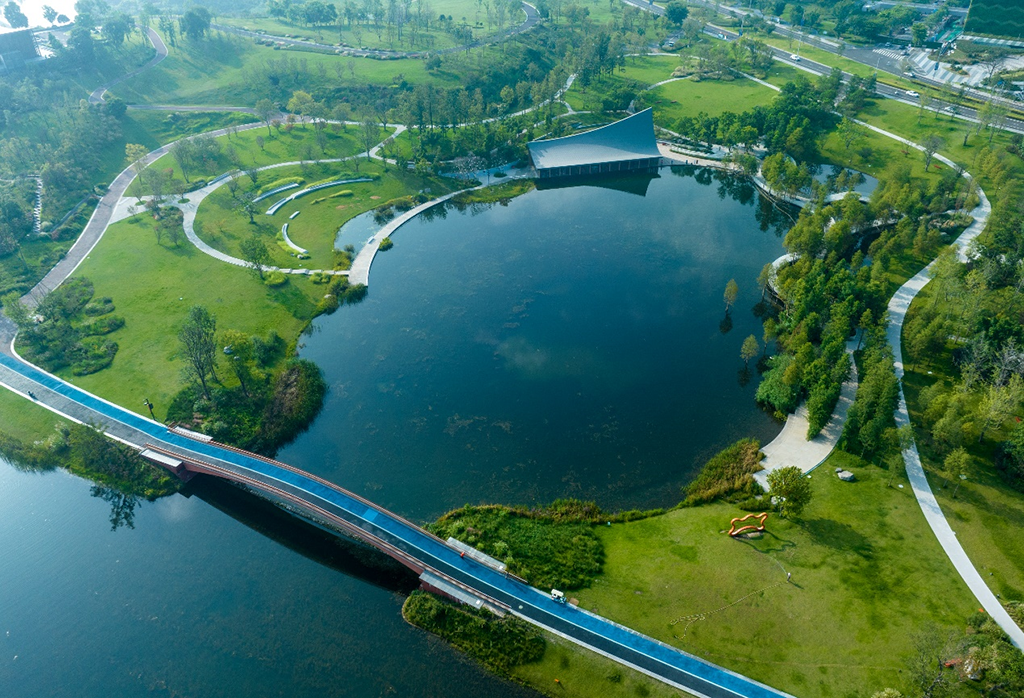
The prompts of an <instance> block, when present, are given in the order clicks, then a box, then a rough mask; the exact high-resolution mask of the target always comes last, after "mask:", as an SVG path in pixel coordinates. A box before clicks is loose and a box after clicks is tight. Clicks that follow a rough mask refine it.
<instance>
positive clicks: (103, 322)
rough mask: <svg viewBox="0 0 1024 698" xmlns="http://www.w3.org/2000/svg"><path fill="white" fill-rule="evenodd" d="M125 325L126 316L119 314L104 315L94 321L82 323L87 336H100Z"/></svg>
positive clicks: (83, 331)
mask: <svg viewBox="0 0 1024 698" xmlns="http://www.w3.org/2000/svg"><path fill="white" fill-rule="evenodd" d="M122 327H124V318H123V317H120V316H118V315H104V316H103V317H100V318H97V319H95V320H93V321H92V322H88V323H86V324H84V325H82V327H81V330H82V333H83V334H85V335H87V336H99V335H104V334H110V333H111V332H113V331H114V330H119V329H121V328H122Z"/></svg>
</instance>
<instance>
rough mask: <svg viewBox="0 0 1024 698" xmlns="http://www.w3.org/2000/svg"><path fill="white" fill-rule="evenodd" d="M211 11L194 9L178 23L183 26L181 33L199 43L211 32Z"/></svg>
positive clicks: (199, 8) (202, 8) (203, 8)
mask: <svg viewBox="0 0 1024 698" xmlns="http://www.w3.org/2000/svg"><path fill="white" fill-rule="evenodd" d="M211 20H212V17H211V16H210V11H209V10H208V9H206V8H205V7H193V8H192V9H191V10H188V11H187V12H186V13H185V14H183V15H182V16H181V19H180V20H178V23H179V24H180V25H181V33H182V34H184V35H185V36H187V37H188V38H189V39H190V40H192V41H198V40H199V39H202V38H204V37H205V36H206V32H208V31H209V30H210V21H211Z"/></svg>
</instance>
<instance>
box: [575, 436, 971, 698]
mask: <svg viewBox="0 0 1024 698" xmlns="http://www.w3.org/2000/svg"><path fill="white" fill-rule="evenodd" d="M836 466H842V467H846V468H849V469H851V470H852V471H853V472H854V473H855V474H856V476H857V481H856V482H854V483H843V482H840V481H839V480H838V479H837V478H835V477H834V475H833V472H832V471H833V470H834V468H835V467H836ZM888 478H889V474H888V473H887V472H886V471H884V470H881V469H879V468H877V467H875V466H869V465H866V464H864V463H863V462H861V461H859V460H858V459H856V458H854V457H853V456H849V455H848V454H845V453H835V454H833V456H831V457H830V459H829V460H827V461H826V462H825V463H824V464H823V465H822V467H821V468H819V469H818V470H816V471H815V472H814V474H813V475H812V489H813V493H814V498H813V500H812V502H811V504H810V505H809V507H808V508H807V509H806V510H805V511H804V513H803V515H802V517H801V518H800V519H799V520H796V521H786V520H783V519H780V518H778V517H776V516H771V517H769V519H768V533H767V534H766V535H765V536H764V538H762V539H761V540H755V541H745V542H741V541H736V540H732V539H730V538H728V537H727V536H725V535H724V534H723V533H722V530H723V529H725V528H728V525H729V520H730V518H731V517H734V516H739V515H742V513H743V512H741V511H739V510H737V509H735V508H734V507H732V506H729V505H726V504H713V505H708V506H702V507H698V508H693V509H681V510H676V511H673V512H670V513H668V514H666V515H663V516H658V517H654V518H651V519H646V520H643V521H638V522H633V523H628V524H617V525H613V526H611V527H607V528H604V527H599V528H598V534H599V536H600V537H601V539H602V540H603V542H604V544H605V554H606V562H605V571H604V574H603V575H602V576H601V577H599V578H598V580H597V581H596V583H595V584H594V585H593V587H592V588H591V589H587V590H583V591H580V592H578V594H577V596H579V598H580V601H581V605H582V606H583V607H584V608H587V609H588V610H592V611H594V612H597V613H600V614H602V615H604V616H606V617H608V618H610V619H612V620H615V621H618V622H621V623H624V624H626V625H628V626H630V627H632V628H635V629H637V630H639V631H641V632H644V633H647V634H649V635H651V636H653V637H655V638H656V639H659V640H662V641H663V642H667V643H669V644H671V645H673V646H675V647H679V648H681V649H684V650H686V651H688V652H692V653H694V654H697V655H698V656H701V657H703V658H705V659H708V660H710V661H713V662H716V663H719V664H722V665H724V666H726V667H728V668H730V669H733V670H735V671H739V672H741V673H743V674H746V675H748V676H751V677H752V678H755V679H758V680H760V681H763V682H765V683H767V684H769V685H771V686H774V687H776V688H780V689H783V690H786V691H789V692H791V693H793V694H795V695H798V696H800V697H801V698H815V697H818V696H850V697H851V698H853V697H855V696H856V697H858V698H860V697H862V696H866V695H870V694H871V693H873V692H875V691H877V690H881V689H882V688H885V687H886V686H891V687H894V688H898V689H902V690H903V691H904V692H905V694H906V695H914V694H913V693H912V692H911V691H910V690H908V689H909V686H908V685H907V683H906V681H907V674H908V672H907V671H906V669H907V663H908V661H909V659H910V655H911V654H912V653H913V638H914V637H915V635H917V634H918V633H920V632H922V630H924V629H927V628H929V627H935V628H937V629H939V630H940V631H941V632H943V633H947V632H949V633H957V632H962V628H963V625H964V621H965V619H966V617H967V616H968V615H969V614H970V613H971V611H972V610H974V608H975V606H976V602H975V600H974V598H973V596H972V595H971V594H970V592H969V591H968V590H967V588H966V586H965V585H964V584H963V582H962V581H961V580H960V578H959V577H958V576H957V575H956V574H955V572H954V571H953V568H952V566H951V564H950V563H949V561H948V560H947V558H946V556H945V554H944V553H943V552H942V550H941V548H940V547H939V545H938V542H937V541H936V540H935V537H934V535H933V534H932V532H931V530H930V529H929V528H928V526H927V524H926V522H925V520H924V517H923V515H922V514H921V511H920V509H919V507H918V505H917V502H916V501H915V500H914V497H913V494H912V493H911V492H910V489H909V487H907V488H903V489H899V488H897V487H895V486H894V487H893V488H887V487H886V483H887V481H888ZM896 482H897V483H904V482H905V481H904V480H901V479H899V478H897V481H896ZM787 573H792V583H787V582H786V575H787ZM676 619H682V620H679V622H678V623H676V624H675V625H672V624H671V622H672V621H673V620H676ZM691 621H692V622H691ZM901 672H902V674H901Z"/></svg>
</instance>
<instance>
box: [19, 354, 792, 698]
mask: <svg viewBox="0 0 1024 698" xmlns="http://www.w3.org/2000/svg"><path fill="white" fill-rule="evenodd" d="M0 384H2V385H4V386H5V387H8V388H9V389H11V390H14V391H16V392H19V393H21V394H22V395H26V396H27V394H28V393H29V392H34V393H35V395H36V399H37V400H38V401H39V402H40V403H42V404H43V405H44V406H46V407H48V408H49V409H51V410H53V411H55V412H58V413H60V414H63V415H65V416H67V417H69V418H71V419H75V420H77V421H81V422H86V423H90V424H93V425H95V426H98V427H100V428H102V429H104V430H105V431H106V432H107V433H108V434H109V435H110V436H112V437H113V438H117V439H120V440H122V441H124V442H126V443H129V444H132V445H134V446H136V447H137V448H140V449H141V448H150V449H159V450H160V451H162V452H164V453H165V454H166V455H168V456H170V457H172V458H180V459H181V460H183V461H185V462H186V465H187V467H188V468H189V470H196V471H199V472H206V473H209V474H212V475H215V476H219V477H223V478H227V479H229V480H233V481H235V482H240V483H245V484H246V485H248V486H249V487H252V488H254V489H257V490H261V491H263V492H266V493H268V494H270V495H272V496H274V497H277V498H279V499H283V500H285V501H288V502H290V503H292V504H294V505H296V506H299V507H301V508H303V509H305V510H307V511H310V512H315V513H316V514H318V515H320V516H322V517H324V518H326V519H328V520H330V521H331V522H333V523H335V524H337V525H338V526H339V527H340V528H342V530H344V531H346V532H348V533H351V534H352V535H355V536H356V537H358V538H361V539H362V540H365V541H367V542H370V543H371V544H373V545H375V546H377V547H378V548H380V549H382V550H383V551H384V552H386V553H388V554H389V555H392V556H393V557H396V559H401V560H402V561H403V562H404V563H405V564H408V565H409V566H410V567H412V568H413V569H419V570H420V571H430V572H431V573H433V574H435V575H437V576H438V577H440V578H442V579H444V580H446V581H448V582H450V583H452V584H455V585H457V586H459V587H462V588H465V589H467V590H470V591H471V592H472V593H473V594H474V595H476V596H479V597H481V598H483V599H487V600H490V601H491V602H492V603H494V604H495V605H497V606H499V607H502V608H506V609H508V610H509V611H510V612H511V613H513V614H515V615H517V616H519V617H521V618H523V619H525V620H527V621H529V622H531V623H534V624H536V625H538V626H540V627H543V628H545V629H547V630H549V631H551V632H554V633H556V634H558V635H561V636H563V637H565V638H568V639H570V640H572V641H574V642H576V643H578V644H580V645H583V646H585V647H588V648H590V649H592V650H594V651H596V652H598V653H600V654H603V655H605V656H607V657H610V658H612V659H614V660H616V661H618V662H620V663H623V664H626V665H628V666H632V667H633V668H636V669H638V670H640V671H642V672H644V673H646V674H648V675H650V676H653V677H655V678H657V679H660V680H662V681H664V682H666V683H668V684H671V685H673V686H676V687H678V688H680V689H683V690H685V691H687V692H689V693H692V694H694V695H698V696H707V697H708V698H731V697H734V696H747V697H750V698H778V697H779V696H786V695H787V694H785V693H782V692H780V691H777V690H775V689H773V688H770V687H768V686H765V685H763V684H760V683H758V682H756V681H753V680H752V679H749V678H746V677H744V676H741V675H739V674H736V673H734V672H731V671H729V670H727V669H724V668H722V667H719V666H716V665H714V664H711V663H709V662H706V661H704V660H702V659H699V658H697V657H694V656H692V655H689V654H686V653H684V652H682V651H680V650H677V649H675V648H673V647H670V646H668V645H665V644H663V643H660V642H658V641H656V640H653V639H651V638H649V637H646V636H644V635H641V634H640V633H637V632H635V631H633V630H630V629H628V628H625V627H622V626H620V625H617V624H615V623H613V622H611V621H609V620H607V619H605V618H602V617H600V616H596V615H594V614H591V613H588V612H587V611H584V610H582V609H578V608H574V607H573V606H570V605H568V604H565V605H563V604H556V603H553V602H552V601H551V600H550V598H549V597H548V595H547V594H546V593H544V592H541V591H539V590H537V589H534V588H533V587H530V586H528V585H526V584H523V583H522V582H520V581H518V580H517V579H515V578H513V577H511V576H508V575H506V574H502V573H501V572H499V571H497V570H495V569H492V568H491V567H488V566H486V565H483V564H481V563H479V562H477V561H476V560H473V559H472V558H471V557H469V556H466V557H461V556H460V555H459V552H458V551H456V550H455V549H454V548H452V547H451V546H449V545H447V544H446V543H445V542H444V541H442V540H440V539H439V538H437V537H435V536H433V535H431V534H430V533H428V532H427V531H424V530H423V529H422V528H421V527H419V526H417V525H415V524H413V523H411V522H409V521H406V520H405V519H403V518H402V517H400V516H398V515H396V514H393V513H391V512H389V511H387V510H385V509H383V508H381V507H378V506H377V505H375V504H373V503H372V502H369V501H367V500H365V499H363V498H362V497H359V496H357V495H355V494H352V493H351V492H347V491H346V490H343V489H342V488H340V487H338V486H337V485H334V484H333V483H330V482H328V481H326V480H324V479H322V478H319V477H316V476H314V475H310V474H308V473H304V472H303V471H301V470H298V469H296V468H293V467H291V466H288V465H286V464H283V463H278V462H275V461H271V460H269V459H265V458H262V457H259V456H256V455H255V454H250V453H246V452H242V451H238V450H234V449H230V448H226V447H223V446H221V445H219V444H215V443H203V442H200V441H196V440H193V439H190V438H188V437H186V436H183V435H181V434H178V433H174V432H172V431H170V430H168V429H167V427H165V426H164V425H162V424H160V423H158V422H155V421H153V420H150V419H148V418H145V417H142V416H141V415H138V414H135V413H133V412H130V411H128V410H125V409H123V408H121V407H119V406H117V405H113V404H111V403H109V402H107V401H105V400H103V399H101V398H98V397H96V396H95V395H92V394H90V393H87V392H85V391H83V390H81V389H79V388H77V387H75V386H73V385H70V384H68V383H65V382H64V381H62V380H60V379H58V378H56V377H54V376H52V375H50V374H48V373H45V372H44V371H41V370H40V369H38V368H36V367H34V366H32V365H30V364H27V363H25V362H23V361H20V360H19V359H17V358H13V357H11V356H8V355H6V354H0Z"/></svg>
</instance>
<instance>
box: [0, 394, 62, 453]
mask: <svg viewBox="0 0 1024 698" xmlns="http://www.w3.org/2000/svg"><path fill="white" fill-rule="evenodd" d="M60 421H67V420H63V419H62V418H61V417H60V416H58V415H56V414H54V413H53V412H51V411H50V410H48V409H46V408H45V407H41V406H40V405H39V404H37V403H35V402H32V401H31V400H28V399H27V398H23V397H22V396H20V395H17V394H15V393H12V392H11V391H10V390H7V389H6V388H3V387H0V431H2V432H3V433H5V434H9V435H10V436H13V437H14V438H16V439H18V440H19V441H24V442H26V443H32V442H33V441H40V440H42V439H45V438H47V437H48V436H49V435H50V434H52V433H53V428H54V427H55V426H56V425H57V423H58V422H60Z"/></svg>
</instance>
